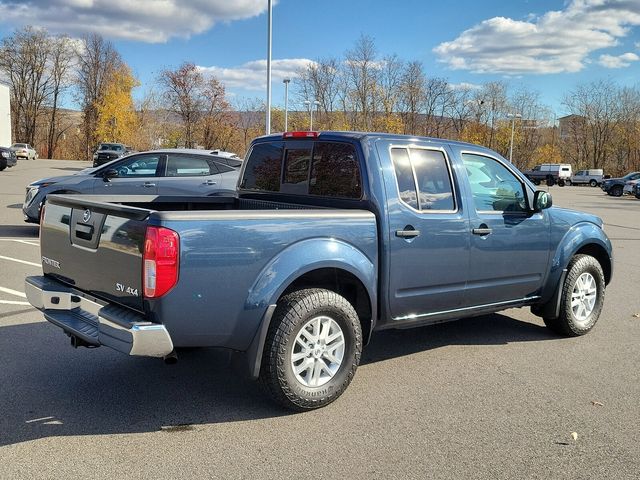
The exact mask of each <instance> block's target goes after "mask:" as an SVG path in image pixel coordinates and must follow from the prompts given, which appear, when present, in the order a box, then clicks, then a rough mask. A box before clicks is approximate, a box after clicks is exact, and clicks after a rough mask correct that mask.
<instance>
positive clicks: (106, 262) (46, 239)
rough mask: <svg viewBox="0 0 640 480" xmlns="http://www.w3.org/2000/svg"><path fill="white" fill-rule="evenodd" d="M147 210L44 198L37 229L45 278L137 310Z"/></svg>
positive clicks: (86, 198)
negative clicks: (53, 279) (42, 215)
mask: <svg viewBox="0 0 640 480" xmlns="http://www.w3.org/2000/svg"><path fill="white" fill-rule="evenodd" d="M150 213H151V211H150V210H146V209H142V208H135V207H128V206H123V205H117V204H112V203H103V202H99V201H96V200H92V198H91V197H90V196H80V195H74V196H62V195H50V196H49V197H48V198H47V204H46V208H45V214H44V217H43V220H42V225H41V227H40V244H41V247H40V248H41V255H42V269H43V271H44V273H45V275H49V276H51V277H54V278H56V279H57V280H59V281H61V282H63V283H65V284H67V285H69V286H72V287H74V288H76V289H78V290H81V291H84V292H87V293H90V294H92V295H94V296H96V297H98V298H102V299H104V300H106V301H109V302H115V303H118V304H120V305H122V306H124V307H128V308H132V309H134V310H137V311H139V312H143V311H144V308H143V290H142V262H143V259H142V253H143V249H144V241H145V231H146V219H147V218H148V216H149V214H150Z"/></svg>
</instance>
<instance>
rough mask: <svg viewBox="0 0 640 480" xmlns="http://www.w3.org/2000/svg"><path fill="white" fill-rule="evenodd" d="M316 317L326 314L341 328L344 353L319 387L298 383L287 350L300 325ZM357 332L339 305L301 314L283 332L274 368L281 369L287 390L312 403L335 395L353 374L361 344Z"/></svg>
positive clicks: (289, 349) (289, 353)
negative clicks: (330, 374) (338, 364)
mask: <svg viewBox="0 0 640 480" xmlns="http://www.w3.org/2000/svg"><path fill="white" fill-rule="evenodd" d="M319 316H326V317H329V318H331V319H333V320H334V321H335V322H336V323H337V324H338V326H339V327H340V328H341V330H342V334H343V336H344V341H345V349H344V355H343V357H342V363H341V365H340V368H339V369H338V371H337V372H336V374H335V375H334V376H333V377H332V378H331V379H330V380H329V381H328V382H327V383H325V384H324V385H321V386H319V387H307V386H305V385H303V384H302V383H300V381H298V379H297V378H296V375H295V373H294V372H293V368H292V365H291V353H292V350H293V345H294V342H295V340H296V337H297V336H298V333H299V332H300V330H301V329H302V327H303V326H304V325H305V324H306V323H307V322H308V321H309V320H311V319H313V318H315V317H319ZM358 343H359V342H358V338H357V334H356V332H355V329H354V325H353V322H352V319H350V318H349V316H348V315H347V314H346V312H344V311H343V310H342V309H341V308H339V307H337V306H335V305H324V306H321V307H318V308H313V309H312V310H310V311H308V312H306V313H305V315H304V316H300V317H299V318H298V320H297V322H296V324H295V326H294V328H293V329H292V330H291V331H290V332H289V334H288V335H287V339H286V341H285V342H284V352H283V353H284V355H280V356H279V358H278V371H279V372H282V374H283V377H284V378H283V380H284V381H285V382H286V385H287V386H288V388H289V389H290V390H291V392H292V393H293V394H294V395H295V396H296V397H299V398H301V399H303V401H305V402H313V401H315V400H320V399H324V398H327V397H333V396H334V395H339V394H340V393H341V392H342V391H343V390H344V388H346V385H348V383H349V382H350V380H351V379H350V377H352V376H353V373H354V369H353V365H354V363H355V362H356V360H357V358H356V356H358V357H359V355H360V349H361V346H360V345H358Z"/></svg>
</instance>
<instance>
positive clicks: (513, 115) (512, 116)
mask: <svg viewBox="0 0 640 480" xmlns="http://www.w3.org/2000/svg"><path fill="white" fill-rule="evenodd" d="M507 118H510V119H511V142H510V143H509V162H511V163H513V160H512V158H513V133H514V131H515V128H516V118H522V115H521V114H519V113H507Z"/></svg>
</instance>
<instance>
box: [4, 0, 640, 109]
mask: <svg viewBox="0 0 640 480" xmlns="http://www.w3.org/2000/svg"><path fill="white" fill-rule="evenodd" d="M273 4H274V6H273V50H272V52H273V53H272V58H273V64H272V65H273V83H272V89H273V104H274V105H276V106H278V105H282V104H283V103H284V85H283V83H282V80H283V78H285V77H291V78H294V77H295V75H296V71H298V69H299V68H301V67H304V66H305V65H306V64H308V62H311V61H314V60H317V59H324V58H341V57H342V56H343V54H344V52H345V51H346V50H348V49H350V48H352V47H353V46H354V44H355V42H356V41H357V40H358V38H359V37H360V36H361V35H367V36H369V37H371V38H372V39H373V40H374V42H375V46H376V49H377V51H378V54H379V56H380V57H383V56H385V55H391V54H397V55H398V56H399V57H400V58H401V59H403V60H408V61H415V60H417V61H420V62H422V64H423V66H424V71H425V73H426V74H427V75H428V76H437V77H443V78H447V79H448V80H449V81H450V82H451V83H453V84H470V85H479V84H482V83H485V82H489V81H495V80H502V81H507V82H508V83H509V85H510V86H511V87H512V88H514V89H516V88H518V87H519V86H526V87H528V88H529V89H532V90H535V91H538V92H540V94H541V98H542V101H543V102H544V103H545V104H546V105H548V106H550V107H551V108H552V109H554V110H555V111H556V113H557V114H558V116H560V115H562V114H563V113H564V112H563V107H562V96H563V94H565V93H566V92H568V91H570V90H571V89H573V88H575V87H576V86H577V85H578V84H582V83H588V82H591V81H595V80H600V79H611V80H614V81H615V82H617V83H618V84H620V85H629V86H640V0H567V1H562V0H556V1H553V0H535V1H534V0H531V1H528V0H501V1H498V0H450V1H448V2H447V1H437V2H435V1H431V0H422V1H419V0H395V1H385V2H383V1H377V0H369V1H365V0H346V1H345V0H342V1H338V0H278V1H276V0H274V2H273ZM266 11H267V0H22V1H15V0H0V19H2V20H0V35H2V36H6V35H8V34H10V33H11V32H12V31H13V30H14V29H15V28H21V27H22V26H25V25H32V26H36V27H44V28H46V29H47V30H48V31H49V32H50V33H52V34H58V33H66V34H68V35H70V36H72V37H80V36H82V35H83V34H86V33H89V32H97V33H100V34H101V35H103V36H104V37H105V38H108V39H109V40H111V41H112V42H113V43H114V44H115V46H116V48H117V49H118V51H119V52H120V53H121V54H122V56H123V58H124V60H125V61H126V62H127V63H128V64H129V65H130V67H131V68H132V69H133V71H134V73H135V75H136V76H137V77H138V79H139V80H140V81H141V83H142V87H140V89H139V91H138V92H137V95H138V96H142V95H144V92H145V91H146V89H148V88H150V86H151V85H152V84H153V83H154V81H155V79H156V78H157V77H158V74H159V72H160V71H162V70H163V69H166V68H175V67H177V66H178V65H180V64H181V63H182V62H185V61H190V62H193V63H195V64H196V65H198V66H200V67H202V68H203V70H205V71H207V72H211V73H212V74H213V75H215V76H216V77H217V78H218V79H219V80H220V81H222V83H223V84H224V85H225V87H226V89H227V93H228V95H229V97H230V98H231V99H232V100H233V99H240V98H243V97H251V98H254V97H255V98H261V99H266V87H265V85H266V55H267V14H266ZM290 101H293V102H295V99H293V98H291V99H290ZM292 106H293V107H294V108H295V105H292Z"/></svg>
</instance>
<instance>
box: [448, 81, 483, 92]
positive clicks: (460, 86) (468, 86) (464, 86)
mask: <svg viewBox="0 0 640 480" xmlns="http://www.w3.org/2000/svg"><path fill="white" fill-rule="evenodd" d="M449 88H450V89H451V90H480V89H481V88H482V85H478V84H477V83H469V82H460V83H450V84H449Z"/></svg>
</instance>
